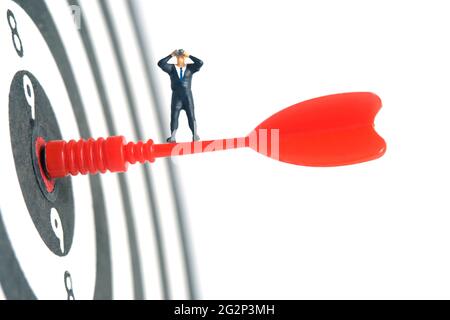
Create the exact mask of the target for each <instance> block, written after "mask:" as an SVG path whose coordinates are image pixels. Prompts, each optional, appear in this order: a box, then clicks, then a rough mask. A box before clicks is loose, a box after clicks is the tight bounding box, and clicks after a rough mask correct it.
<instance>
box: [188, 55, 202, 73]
mask: <svg viewBox="0 0 450 320" xmlns="http://www.w3.org/2000/svg"><path fill="white" fill-rule="evenodd" d="M189 58H191V60H192V61H194V63H193V64H192V65H191V70H192V73H194V72H197V71H199V70H200V68H201V67H202V66H203V61H202V60H200V59H199V58H196V57H194V56H192V55H189Z"/></svg>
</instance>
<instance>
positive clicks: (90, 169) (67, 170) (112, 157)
mask: <svg viewBox="0 0 450 320" xmlns="http://www.w3.org/2000/svg"><path fill="white" fill-rule="evenodd" d="M380 108H381V100H380V98H379V97H378V96H377V95H375V94H373V93H369V92H355V93H342V94H335V95H329V96H324V97H320V98H315V99H311V100H308V101H304V102H300V103H297V104H295V105H293V106H291V107H288V108H286V109H284V110H281V111H279V112H278V113H276V114H274V115H273V116H271V117H270V118H268V119H267V120H265V121H264V122H262V123H261V124H260V125H259V126H257V127H256V129H255V130H254V131H252V133H250V134H249V135H248V136H246V137H243V138H234V139H224V140H210V141H197V142H184V143H165V144H154V143H153V141H152V140H148V141H147V142H146V143H144V142H138V143H133V142H129V143H126V142H125V138H124V137H122V136H115V137H109V138H107V139H103V138H100V139H98V140H94V139H88V140H79V141H74V140H71V141H69V142H65V141H61V140H57V141H49V142H47V143H46V144H44V145H43V148H45V150H44V151H45V152H43V153H42V154H43V159H42V160H43V161H41V162H43V163H44V167H45V172H46V173H47V175H48V177H49V178H50V179H54V178H61V177H65V176H67V175H69V174H71V175H77V174H78V173H81V174H87V173H90V174H95V173H97V172H101V173H104V172H106V171H111V172H125V171H127V168H128V163H131V164H134V163H136V162H140V163H144V162H146V161H149V162H153V161H154V160H155V158H162V157H171V156H176V155H185V154H192V153H200V152H208V151H218V150H227V149H235V148H241V147H250V148H252V149H254V150H255V151H257V152H259V153H262V154H264V155H266V156H269V157H271V158H274V159H276V160H280V161H283V162H287V163H291V164H296V165H303V166H316V167H324V166H342V165H350V164H355V163H360V162H364V161H369V160H374V159H377V158H379V157H381V156H382V155H383V154H384V153H385V151H386V143H385V141H384V140H383V138H381V137H380V136H379V135H378V134H377V133H376V131H375V129H374V119H375V116H376V114H377V113H378V111H379V110H380Z"/></svg>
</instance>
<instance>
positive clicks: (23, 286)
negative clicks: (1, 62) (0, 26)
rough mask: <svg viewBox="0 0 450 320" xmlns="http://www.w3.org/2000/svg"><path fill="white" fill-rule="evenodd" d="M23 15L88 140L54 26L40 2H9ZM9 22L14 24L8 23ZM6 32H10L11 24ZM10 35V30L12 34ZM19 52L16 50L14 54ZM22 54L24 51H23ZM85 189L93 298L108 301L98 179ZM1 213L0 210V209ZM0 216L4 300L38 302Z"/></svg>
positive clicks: (17, 39)
mask: <svg viewBox="0 0 450 320" xmlns="http://www.w3.org/2000/svg"><path fill="white" fill-rule="evenodd" d="M13 2H15V3H16V4H17V5H18V6H20V8H22V9H23V10H24V11H25V12H26V14H27V15H28V16H29V17H30V18H31V20H32V21H33V22H34V24H35V25H36V26H37V27H38V28H39V31H40V33H41V36H42V37H44V39H45V42H46V44H47V47H48V48H49V50H50V51H51V54H52V56H53V59H54V62H55V63H56V64H57V67H58V70H59V72H60V74H61V77H62V79H63V81H64V86H65V89H66V91H67V95H68V97H69V100H70V104H71V106H72V108H73V113H74V115H75V118H76V123H77V126H78V130H79V133H80V135H81V136H82V137H84V138H87V137H89V136H90V130H89V127H88V123H87V120H86V114H85V110H84V107H83V104H82V100H81V97H80V93H79V91H78V87H77V85H76V81H75V77H74V74H73V71H72V69H71V66H70V63H69V61H68V57H67V55H66V53H65V49H64V46H63V45H62V42H61V39H60V37H59V34H58V31H57V29H56V26H55V24H54V22H53V20H52V18H51V15H50V13H49V12H48V9H47V7H46V4H45V3H44V1H41V0H13ZM5 17H6V18H7V19H10V18H11V17H10V10H8V12H5ZM11 21H14V23H16V21H15V20H13V19H11ZM8 23H10V28H11V29H14V28H15V27H16V26H15V25H14V23H13V24H12V25H11V23H12V22H10V21H9V22H8ZM12 31H13V30H12ZM12 41H13V43H14V46H15V47H16V51H17V54H18V55H19V56H23V54H24V52H23V51H24V50H23V47H22V42H21V40H20V37H17V36H16V37H15V34H14V32H13V33H12ZM17 49H19V50H17ZM25 52H26V51H25ZM89 187H90V188H89V189H90V191H91V198H92V207H93V210H94V217H93V219H94V221H95V237H94V238H95V247H96V248H95V255H96V257H95V268H96V271H95V285H94V292H93V297H94V298H99V299H111V298H112V288H111V257H110V247H109V236H108V230H107V223H106V212H105V203H104V195H103V190H102V187H101V183H100V179H99V177H98V176H92V177H90V178H89ZM2 209H3V208H2ZM2 214H12V213H11V212H5V210H4V211H3V212H1V211H0V256H1V257H2V262H1V263H0V283H1V285H2V289H3V292H4V294H5V296H6V297H7V298H9V299H23V298H28V299H36V298H38V297H37V295H36V294H35V292H34V291H33V289H32V288H31V286H30V284H29V281H28V279H27V275H25V273H24V272H23V268H22V267H21V261H18V258H17V256H16V253H15V251H14V248H13V245H12V243H11V240H10V237H9V236H8V231H7V228H6V226H5V223H4V220H3V216H2ZM71 281H72V280H71V279H69V280H68V278H67V275H66V274H64V284H65V286H66V290H67V292H68V298H70V290H71V289H70V288H71V286H72V283H71Z"/></svg>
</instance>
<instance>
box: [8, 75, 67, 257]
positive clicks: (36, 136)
mask: <svg viewBox="0 0 450 320" xmlns="http://www.w3.org/2000/svg"><path fill="white" fill-rule="evenodd" d="M9 97H10V101H9V124H10V134H11V148H12V151H13V155H14V163H15V167H16V172H17V177H18V179H19V183H20V188H21V190H22V195H23V198H24V199H25V203H26V206H27V208H28V212H29V213H30V216H31V219H32V220H33V222H34V225H35V227H36V229H37V230H38V232H39V235H40V236H41V238H42V240H43V241H44V243H45V244H46V245H47V246H48V248H49V249H50V250H51V251H52V252H53V253H55V254H56V255H60V256H63V255H66V254H68V252H69V251H70V248H71V246H72V240H73V232H74V207H75V206H74V200H73V191H72V182H71V180H69V179H64V180H61V181H58V182H57V183H55V184H54V185H53V184H51V183H50V180H49V179H47V178H46V177H45V175H43V174H42V169H40V165H39V155H40V152H39V150H36V142H38V141H39V140H42V139H48V138H49V137H54V138H61V132H60V130H59V127H58V123H57V120H56V117H55V114H54V113H53V110H52V107H51V105H50V102H49V100H48V97H47V95H46V94H45V91H44V89H43V88H42V86H41V84H40V83H39V82H38V81H37V79H36V78H35V77H34V76H33V75H32V74H31V73H29V72H25V71H19V72H18V73H17V74H16V75H15V76H14V78H13V80H12V83H11V90H10V93H9ZM49 184H50V185H49Z"/></svg>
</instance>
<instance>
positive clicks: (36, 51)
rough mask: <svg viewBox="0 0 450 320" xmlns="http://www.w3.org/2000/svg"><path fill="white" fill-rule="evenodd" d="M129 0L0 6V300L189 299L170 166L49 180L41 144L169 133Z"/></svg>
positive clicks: (11, 0)
mask: <svg viewBox="0 0 450 320" xmlns="http://www.w3.org/2000/svg"><path fill="white" fill-rule="evenodd" d="M137 6H138V4H137V3H134V2H132V1H118V0H115V1H92V0H80V1H77V0H70V1H63V0H59V1H51V0H48V1H43V0H2V1H1V4H0V46H1V48H2V59H1V62H0V65H1V67H0V70H1V71H2V72H1V74H0V78H1V83H0V84H1V85H0V97H1V99H2V100H1V101H2V102H1V104H0V105H1V108H0V109H1V113H0V121H1V124H0V141H1V148H2V149H1V150H2V152H1V158H2V160H1V166H0V175H1V177H2V184H1V185H2V187H1V196H0V298H6V299H91V298H94V299H159V298H181V299H182V298H192V297H194V295H195V290H194V286H193V275H192V270H191V267H190V264H191V262H190V254H189V250H188V249H189V247H188V244H187V242H186V230H185V226H184V210H183V205H182V203H181V200H180V194H181V192H180V190H179V187H178V184H177V174H176V172H175V169H176V168H175V167H174V166H173V164H172V163H171V162H170V161H169V160H167V161H158V162H157V163H155V164H152V166H151V168H150V167H149V166H136V168H130V170H129V171H128V173H126V174H109V175H104V176H102V177H100V176H98V175H96V176H90V177H88V176H77V177H75V178H69V177H67V178H64V179H58V180H57V181H56V182H54V181H50V180H49V179H46V177H45V174H43V173H42V172H40V167H39V165H38V157H39V151H38V150H39V144H40V143H42V141H43V140H51V139H61V138H63V139H78V138H80V137H81V138H88V137H105V136H111V135H117V134H120V135H124V136H125V137H126V138H127V139H129V140H137V139H144V138H150V137H152V138H153V139H155V140H157V139H162V137H163V136H162V133H163V132H165V129H166V128H165V127H164V125H163V123H165V122H166V121H163V115H162V112H161V106H160V102H159V101H160V98H159V96H158V91H157V86H155V84H154V80H153V79H154V77H153V74H152V68H151V67H150V66H151V64H152V63H155V62H154V61H153V59H152V58H151V56H150V52H151V49H150V44H151V41H150V39H149V38H148V36H146V35H145V34H143V33H142V32H141V28H140V19H142V12H140V10H139V8H138V7H137Z"/></svg>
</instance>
